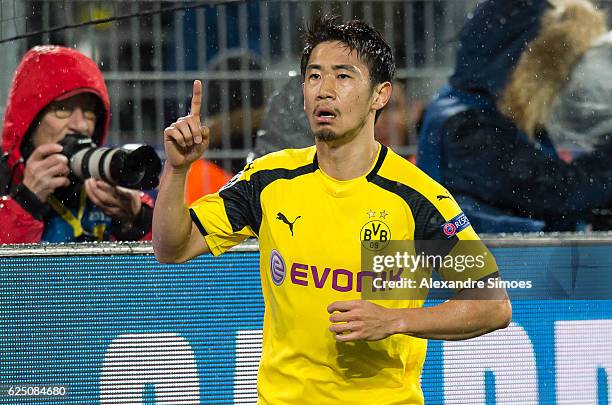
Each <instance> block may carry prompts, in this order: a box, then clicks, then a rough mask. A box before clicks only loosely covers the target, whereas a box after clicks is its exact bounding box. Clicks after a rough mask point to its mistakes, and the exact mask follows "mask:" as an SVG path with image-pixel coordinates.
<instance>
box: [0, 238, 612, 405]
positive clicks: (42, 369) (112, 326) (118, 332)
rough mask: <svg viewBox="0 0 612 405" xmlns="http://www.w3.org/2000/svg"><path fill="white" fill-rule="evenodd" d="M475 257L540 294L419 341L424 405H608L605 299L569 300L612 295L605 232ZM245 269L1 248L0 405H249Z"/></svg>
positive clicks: (610, 319)
mask: <svg viewBox="0 0 612 405" xmlns="http://www.w3.org/2000/svg"><path fill="white" fill-rule="evenodd" d="M487 244H488V245H489V247H490V248H491V251H492V252H493V254H494V255H495V257H496V260H497V262H498V264H499V267H500V269H501V271H502V275H503V277H504V279H507V280H512V279H516V280H518V279H521V278H527V277H530V280H533V281H534V283H536V282H537V283H540V284H541V283H544V284H541V286H544V287H546V288H544V289H543V291H548V292H550V294H549V295H547V296H542V297H540V298H539V299H538V298H537V297H536V298H534V297H533V296H527V295H525V296H522V294H523V293H522V292H521V291H520V290H519V289H517V290H513V289H510V290H509V292H510V295H511V298H512V301H513V321H512V323H511V325H510V326H509V327H508V328H507V329H505V330H502V331H497V332H494V333H491V334H489V335H485V336H482V337H479V338H475V339H471V340H467V341H460V342H440V341H430V343H429V349H428V354H427V359H426V363H425V367H424V371H423V376H422V386H423V390H424V394H425V398H426V403H427V404H471V405H474V404H497V405H501V404H542V405H544V404H546V405H550V404H559V405H561V404H598V405H603V404H606V405H607V404H609V403H610V398H612V382H611V381H610V379H611V377H612V339H611V337H612V300H611V299H610V297H607V296H605V295H601V294H599V295H596V296H594V297H591V298H592V299H589V297H588V296H587V297H585V296H580V297H578V296H576V295H574V293H573V291H578V290H579V289H580V286H596V287H599V290H600V291H604V290H605V289H607V290H608V291H610V294H611V295H612V281H611V280H612V235H610V234H604V235H591V236H585V235H556V236H553V237H551V236H550V235H549V236H546V237H536V236H514V237H506V238H499V237H496V238H495V239H489V241H488V243H487ZM258 260H259V254H258V247H257V244H254V243H245V244H243V245H241V246H238V247H236V248H234V249H233V250H232V251H231V252H229V253H227V254H225V255H222V256H220V257H217V258H214V257H212V256H209V255H205V256H202V257H199V258H197V259H195V260H192V261H190V262H188V263H185V264H180V265H164V264H159V263H158V262H157V261H155V259H154V257H153V256H152V250H151V247H150V245H148V244H136V243H134V244H130V243H119V244H77V245H35V246H34V245H30V246H3V247H0V303H1V304H0V314H1V324H0V356H1V366H0V403H2V404H12V403H19V404H26V403H27V404H39V403H40V404H155V403H159V404H161V403H164V404H168V403H177V404H228V403H236V404H254V403H255V401H256V376H257V366H258V362H259V356H260V353H261V336H262V332H261V328H262V317H263V311H264V308H263V299H262V296H261V285H260V281H259V277H260V274H259V261H258ZM264 271H265V269H264ZM602 286H603V287H604V288H601V287H602ZM589 288H590V287H589ZM582 290H584V288H583V289H582ZM430 304H435V302H432V303H430Z"/></svg>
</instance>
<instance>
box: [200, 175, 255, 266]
mask: <svg viewBox="0 0 612 405" xmlns="http://www.w3.org/2000/svg"><path fill="white" fill-rule="evenodd" d="M256 204H259V199H258V198H254V192H253V184H252V182H251V181H249V179H248V178H247V176H246V175H245V173H244V171H242V172H240V173H238V174H237V175H236V176H234V177H233V178H232V179H231V180H230V181H229V182H228V183H227V184H226V185H225V186H223V187H222V188H221V190H219V192H218V193H215V194H209V195H206V196H204V197H202V198H200V199H199V200H197V201H195V202H194V203H193V204H192V205H191V206H190V207H189V212H190V215H191V219H192V220H193V222H194V223H195V225H196V226H197V227H198V229H199V230H200V232H201V233H202V235H203V236H204V239H205V240H206V243H207V244H208V246H209V248H210V251H211V253H212V254H213V255H215V256H217V255H219V254H221V253H223V252H225V251H227V250H228V249H230V248H231V247H233V246H235V245H237V244H239V243H241V242H242V241H244V240H245V239H246V238H248V237H250V236H254V237H256V236H257V234H256V232H255V229H258V227H257V226H256V224H255V222H256V221H255V220H254V212H256V207H255V205H256Z"/></svg>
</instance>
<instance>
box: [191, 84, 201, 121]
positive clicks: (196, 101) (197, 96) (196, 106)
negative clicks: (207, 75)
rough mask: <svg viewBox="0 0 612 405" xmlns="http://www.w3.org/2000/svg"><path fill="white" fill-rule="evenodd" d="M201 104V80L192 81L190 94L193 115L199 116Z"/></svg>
mask: <svg viewBox="0 0 612 405" xmlns="http://www.w3.org/2000/svg"><path fill="white" fill-rule="evenodd" d="M201 106H202V82H201V81H199V80H194V81H193V94H192V95H191V113H190V115H193V116H197V117H199V116H200V107H201Z"/></svg>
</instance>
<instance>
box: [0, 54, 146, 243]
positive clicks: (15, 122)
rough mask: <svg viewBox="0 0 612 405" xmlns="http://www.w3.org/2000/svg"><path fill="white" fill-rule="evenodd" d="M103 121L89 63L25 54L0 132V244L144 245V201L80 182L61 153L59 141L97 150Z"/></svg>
mask: <svg viewBox="0 0 612 405" xmlns="http://www.w3.org/2000/svg"><path fill="white" fill-rule="evenodd" d="M109 119H110V103H109V98H108V92H107V89H106V85H105V83H104V78H103V77H102V72H100V70H99V68H98V66H97V65H96V63H95V62H94V61H93V60H91V59H89V58H88V57H86V56H85V55H83V54H81V53H80V52H78V51H76V50H73V49H70V48H65V47H61V46H38V47H35V48H32V49H31V50H30V51H28V52H27V53H26V54H25V56H24V57H23V59H22V60H21V62H20V64H19V66H18V67H17V70H16V72H15V76H14V79H13V83H12V86H11V90H10V92H9V97H8V102H7V107H6V111H5V114H4V123H3V127H2V158H1V161H0V174H1V175H0V192H1V194H2V198H1V200H0V243H34V242H41V241H43V242H75V241H95V240H139V239H150V231H151V221H152V200H151V199H150V197H149V196H147V195H146V194H144V193H142V192H139V191H136V190H129V189H125V188H121V187H115V186H113V185H110V184H108V183H106V182H104V181H102V180H98V179H94V178H89V179H87V180H86V181H85V182H82V181H80V180H78V179H77V178H76V177H75V176H73V175H71V173H70V167H69V163H68V158H67V157H66V156H65V155H63V154H62V150H63V147H62V145H60V144H59V142H60V141H61V140H62V139H64V138H65V137H66V136H67V135H76V134H81V135H86V136H88V137H90V138H91V139H92V140H93V141H94V142H95V143H96V144H97V145H102V144H103V143H104V139H105V137H106V133H107V130H108V125H109Z"/></svg>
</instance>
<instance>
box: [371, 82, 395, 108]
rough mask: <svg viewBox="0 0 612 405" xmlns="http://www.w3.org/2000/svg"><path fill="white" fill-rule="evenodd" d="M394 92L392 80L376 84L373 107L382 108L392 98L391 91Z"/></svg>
mask: <svg viewBox="0 0 612 405" xmlns="http://www.w3.org/2000/svg"><path fill="white" fill-rule="evenodd" d="M392 92H393V86H392V85H391V82H384V83H379V84H377V85H376V86H374V97H373V99H372V109H373V110H376V111H378V110H380V109H381V108H383V107H384V106H386V105H387V103H388V102H389V100H390V99H391V93H392Z"/></svg>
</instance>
